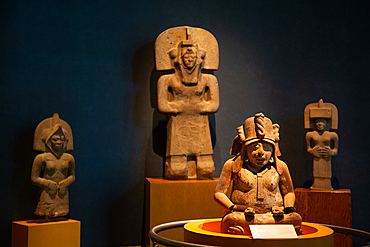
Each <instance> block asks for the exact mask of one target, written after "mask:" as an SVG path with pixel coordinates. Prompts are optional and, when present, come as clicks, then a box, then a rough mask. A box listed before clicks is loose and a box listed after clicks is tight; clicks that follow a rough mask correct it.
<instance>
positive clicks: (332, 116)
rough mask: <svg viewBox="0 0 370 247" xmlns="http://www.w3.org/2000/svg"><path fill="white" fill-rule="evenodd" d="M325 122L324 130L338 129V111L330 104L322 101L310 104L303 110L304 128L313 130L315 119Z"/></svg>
mask: <svg viewBox="0 0 370 247" xmlns="http://www.w3.org/2000/svg"><path fill="white" fill-rule="evenodd" d="M320 118H322V119H325V120H326V121H327V126H326V129H327V130H329V129H338V110H337V107H336V106H335V105H334V104H332V103H324V101H323V100H322V99H320V100H319V102H318V103H311V104H308V105H307V106H306V108H305V109H304V127H305V128H306V129H314V124H315V120H316V119H320Z"/></svg>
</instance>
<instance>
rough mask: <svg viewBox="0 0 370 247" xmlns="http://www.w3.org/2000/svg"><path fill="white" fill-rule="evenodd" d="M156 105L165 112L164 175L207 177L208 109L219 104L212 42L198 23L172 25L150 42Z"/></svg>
mask: <svg viewBox="0 0 370 247" xmlns="http://www.w3.org/2000/svg"><path fill="white" fill-rule="evenodd" d="M155 56H156V69H157V70H159V71H167V72H166V73H165V74H164V75H162V76H161V77H160V78H159V80H158V85H157V93H158V95H157V96H158V110H159V111H160V112H162V113H165V114H169V115H170V119H169V122H168V125H167V144H166V145H167V146H166V162H165V178H166V179H212V178H213V173H214V171H215V167H214V162H213V157H212V155H213V150H212V141H211V135H210V128H209V122H208V114H211V113H215V112H216V111H217V110H218V107H219V93H218V82H217V79H216V77H215V76H214V75H212V74H210V73H202V69H203V70H207V71H212V70H217V68H218V44H217V41H216V39H215V37H214V36H213V35H212V34H211V33H209V32H207V31H206V30H204V29H200V28H193V27H186V26H184V27H175V28H170V29H168V30H166V31H164V32H163V33H161V34H160V35H159V36H158V38H157V40H156V42H155Z"/></svg>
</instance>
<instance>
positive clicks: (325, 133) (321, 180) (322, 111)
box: [304, 99, 339, 190]
mask: <svg viewBox="0 0 370 247" xmlns="http://www.w3.org/2000/svg"><path fill="white" fill-rule="evenodd" d="M304 122H305V128H306V129H314V131H311V132H307V134H306V145H307V152H308V153H309V154H311V155H313V185H312V186H311V188H310V189H312V190H333V188H332V186H331V178H332V172H331V157H332V156H336V155H337V154H338V144H339V138H338V135H337V134H336V133H335V132H329V130H330V129H338V110H337V107H336V106H335V105H333V104H331V103H324V101H323V100H322V99H320V101H319V102H318V103H312V104H309V105H307V106H306V108H305V110H304Z"/></svg>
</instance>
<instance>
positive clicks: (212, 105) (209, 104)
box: [204, 75, 220, 113]
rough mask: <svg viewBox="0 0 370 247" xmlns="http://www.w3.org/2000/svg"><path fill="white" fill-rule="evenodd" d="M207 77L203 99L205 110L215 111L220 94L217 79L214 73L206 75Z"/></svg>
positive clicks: (207, 111) (208, 111)
mask: <svg viewBox="0 0 370 247" xmlns="http://www.w3.org/2000/svg"><path fill="white" fill-rule="evenodd" d="M207 77H208V83H207V87H208V90H209V91H208V92H207V96H206V100H205V102H204V103H205V112H206V113H215V112H216V111H218V108H219V107H220V96H219V89H218V81H217V78H216V77H215V76H214V75H207Z"/></svg>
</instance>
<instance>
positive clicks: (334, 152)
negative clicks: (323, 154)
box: [331, 132, 339, 156]
mask: <svg viewBox="0 0 370 247" xmlns="http://www.w3.org/2000/svg"><path fill="white" fill-rule="evenodd" d="M331 134H332V139H331V140H332V142H333V149H332V155H333V156H336V155H337V154H338V145H339V137H338V135H337V133H335V132H331Z"/></svg>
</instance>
